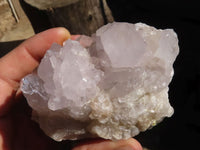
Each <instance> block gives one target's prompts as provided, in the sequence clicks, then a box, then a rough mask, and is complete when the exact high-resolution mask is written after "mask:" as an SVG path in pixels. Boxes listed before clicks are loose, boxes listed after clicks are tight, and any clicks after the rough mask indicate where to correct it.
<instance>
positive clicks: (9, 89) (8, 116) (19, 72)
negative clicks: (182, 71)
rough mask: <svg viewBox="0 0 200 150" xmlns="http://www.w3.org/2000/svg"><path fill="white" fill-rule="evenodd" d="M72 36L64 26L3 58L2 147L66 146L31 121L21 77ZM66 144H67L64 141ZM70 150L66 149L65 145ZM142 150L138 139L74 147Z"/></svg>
mask: <svg viewBox="0 0 200 150" xmlns="http://www.w3.org/2000/svg"><path fill="white" fill-rule="evenodd" d="M69 38H71V39H72V40H73V39H76V38H77V36H71V35H70V33H69V32H68V31H67V30H66V29H65V28H53V29H50V30H47V31H44V32H41V33H39V34H37V35H35V36H33V37H31V38H30V39H28V40H26V41H25V42H23V43H22V44H21V45H19V46H18V47H16V48H15V49H14V50H12V51H11V52H10V53H8V54H7V55H5V56H4V57H2V58H1V59H0V150H35V149H37V150H47V149H48V150H51V149H52V150H53V149H61V148H62V149H63V145H64V144H63V143H64V142H61V143H59V142H55V141H53V140H52V139H50V138H49V137H47V136H46V135H45V134H44V133H43V132H42V131H41V130H40V128H39V126H38V124H37V123H35V122H33V121H32V120H31V109H30V107H29V106H28V105H27V103H26V101H25V99H24V97H23V96H22V94H21V92H20V90H19V85H20V80H21V79H22V78H23V77H24V76H25V75H27V74H29V73H31V72H32V71H33V70H34V69H35V68H36V67H37V66H38V64H39V62H40V60H41V58H42V57H43V56H44V54H45V52H46V50H48V49H49V48H50V47H51V44H52V43H58V44H60V45H62V43H63V41H65V40H67V39H69ZM65 145H66V144H65ZM66 149H67V148H66ZM101 149H105V150H117V149H119V150H129V149H130V150H131V149H133V150H142V147H141V145H140V144H139V142H137V141H136V140H135V139H133V138H131V139H128V140H120V141H115V142H114V141H110V140H103V139H93V140H84V141H82V142H80V143H79V144H78V145H77V146H76V147H74V148H73V150H101Z"/></svg>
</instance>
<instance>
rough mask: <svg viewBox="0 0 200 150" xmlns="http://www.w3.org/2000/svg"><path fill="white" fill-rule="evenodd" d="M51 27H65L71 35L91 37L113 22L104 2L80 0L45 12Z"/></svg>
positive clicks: (100, 0)
mask: <svg viewBox="0 0 200 150" xmlns="http://www.w3.org/2000/svg"><path fill="white" fill-rule="evenodd" d="M47 14H48V17H49V20H50V22H51V24H52V26H53V27H58V26H63V27H66V28H67V29H68V30H69V31H70V32H71V33H72V34H85V35H91V34H92V33H94V32H95V31H96V30H97V29H98V28H99V27H101V26H103V25H104V24H107V23H108V22H112V21H113V17H112V13H111V11H110V9H109V7H108V5H107V3H106V0H80V1H78V2H77V3H74V4H71V5H68V6H65V7H62V8H54V9H53V8H52V9H49V10H48V11H47Z"/></svg>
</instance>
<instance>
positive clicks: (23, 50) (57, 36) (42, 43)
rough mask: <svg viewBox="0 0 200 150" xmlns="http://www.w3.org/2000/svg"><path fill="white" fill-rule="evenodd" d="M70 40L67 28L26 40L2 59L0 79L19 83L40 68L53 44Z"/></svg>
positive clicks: (55, 29)
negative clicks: (42, 59)
mask: <svg viewBox="0 0 200 150" xmlns="http://www.w3.org/2000/svg"><path fill="white" fill-rule="evenodd" d="M68 38H70V33H69V32H68V31H67V30H66V29H65V28H53V29H49V30H47V31H44V32H41V33H39V34H37V35H35V36H33V37H32V38H30V39H28V40H26V41H25V42H23V43H22V44H21V45H19V46H18V47H17V48H15V49H14V50H13V51H11V52H10V53H8V54H7V55H6V56H4V57H3V58H1V59H0V78H3V79H6V80H11V81H16V82H19V81H20V80H21V78H23V77H24V76H25V75H27V74H28V73H30V72H32V71H33V70H34V69H35V68H36V67H37V66H38V63H39V62H40V60H41V58H42V57H43V56H44V54H45V52H46V50H48V49H49V48H50V46H51V44H52V43H58V44H62V43H63V42H64V41H65V40H67V39H68Z"/></svg>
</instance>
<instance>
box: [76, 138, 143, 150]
mask: <svg viewBox="0 0 200 150" xmlns="http://www.w3.org/2000/svg"><path fill="white" fill-rule="evenodd" d="M73 150H142V146H141V145H140V143H139V142H138V141H137V140H135V139H133V138H130V139H128V140H120V141H110V140H103V139H100V140H92V141H90V142H85V143H82V144H80V145H78V146H77V147H75V148H74V149H73Z"/></svg>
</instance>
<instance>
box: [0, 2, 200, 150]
mask: <svg viewBox="0 0 200 150" xmlns="http://www.w3.org/2000/svg"><path fill="white" fill-rule="evenodd" d="M197 2H198V1H192V0H190V1H186V0H185V1H184V0H182V1H175V0H162V1H161V0H146V1H145V0H108V4H109V6H110V7H111V10H112V12H113V15H114V18H115V20H116V21H124V22H130V23H136V22H143V23H146V24H148V25H152V26H155V27H156V28H161V29H164V28H173V29H174V30H175V31H176V33H177V34H178V38H179V46H180V54H179V56H178V57H177V60H176V62H175V64H174V69H175V75H174V78H173V80H172V82H171V84H170V90H169V99H170V103H171V104H172V106H173V107H174V109H175V113H174V115H173V117H171V118H166V119H165V120H164V121H163V122H162V123H160V124H159V125H157V126H156V127H154V128H153V129H151V130H148V131H146V132H144V133H141V134H140V135H138V136H137V137H136V139H137V140H139V141H140V142H141V144H142V145H143V146H145V147H148V148H150V149H152V150H188V149H189V150H192V149H200V61H199V60H200V48H199V47H200V46H199V44H200V5H199V4H198V3H197ZM26 11H27V10H26ZM28 12H31V13H33V12H34V14H35V16H33V17H32V19H31V21H32V24H33V26H34V29H35V31H36V32H40V31H43V30H45V29H48V28H50V27H51V25H50V22H49V21H48V17H47V16H46V15H45V13H44V12H38V11H37V10H36V9H33V8H30V9H29V10H28ZM29 14H30V13H29ZM38 17H39V18H40V19H39V20H38ZM36 21H37V22H36ZM20 42H21V41H18V42H11V43H0V56H3V55H4V54H5V53H7V51H9V50H11V49H12V48H13V47H15V46H16V45H18V44H19V43H20Z"/></svg>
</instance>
